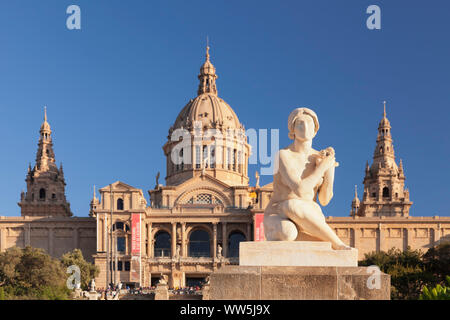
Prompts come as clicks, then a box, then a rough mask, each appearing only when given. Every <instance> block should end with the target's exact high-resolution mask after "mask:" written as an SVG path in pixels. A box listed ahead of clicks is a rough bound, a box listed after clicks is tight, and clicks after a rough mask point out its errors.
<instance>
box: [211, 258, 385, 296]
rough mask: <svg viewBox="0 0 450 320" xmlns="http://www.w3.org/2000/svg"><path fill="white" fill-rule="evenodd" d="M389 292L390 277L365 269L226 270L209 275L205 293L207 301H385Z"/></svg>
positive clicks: (240, 268) (246, 267) (261, 268)
mask: <svg viewBox="0 0 450 320" xmlns="http://www.w3.org/2000/svg"><path fill="white" fill-rule="evenodd" d="M369 277H371V278H369ZM376 277H378V278H376ZM377 287H378V288H377ZM390 289H391V280H390V276H389V275H387V274H385V273H382V272H380V273H379V274H378V275H377V274H374V273H373V270H372V269H369V268H368V267H260V266H259V267H254V266H253V267H251V266H226V267H224V268H221V269H219V270H218V271H216V272H214V273H212V274H211V275H210V287H209V292H208V293H209V299H210V300H389V299H390Z"/></svg>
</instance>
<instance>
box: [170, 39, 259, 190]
mask: <svg viewBox="0 0 450 320" xmlns="http://www.w3.org/2000/svg"><path fill="white" fill-rule="evenodd" d="M217 78H218V76H217V74H216V69H215V67H214V66H213V64H212V63H211V61H210V55H209V47H206V60H205V62H204V63H203V65H202V66H201V68H200V74H199V75H198V79H199V82H200V83H199V86H198V90H197V97H196V98H194V99H191V100H190V101H189V102H188V104H187V105H186V106H185V107H184V108H183V109H182V110H181V112H180V113H179V115H178V117H177V118H176V120H175V123H174V124H173V125H172V126H171V127H170V129H169V135H168V137H167V138H168V141H167V142H166V144H165V145H164V146H163V150H164V154H165V155H166V158H167V162H166V165H167V170H166V173H167V176H166V184H167V185H168V186H170V185H179V184H181V183H183V182H185V181H187V180H189V179H191V178H193V177H196V176H203V175H206V174H207V175H210V176H212V177H214V178H216V179H219V180H220V181H223V182H225V183H226V184H228V185H230V186H247V185H248V181H249V179H248V172H247V169H248V157H249V155H250V145H249V144H248V143H247V137H246V135H245V129H244V126H243V125H242V124H241V123H240V122H239V119H238V117H237V115H236V113H235V112H234V111H233V109H232V108H231V107H230V106H229V105H228V104H227V103H226V102H225V101H224V100H223V99H221V98H220V97H219V96H218V94H217V86H216V79H217Z"/></svg>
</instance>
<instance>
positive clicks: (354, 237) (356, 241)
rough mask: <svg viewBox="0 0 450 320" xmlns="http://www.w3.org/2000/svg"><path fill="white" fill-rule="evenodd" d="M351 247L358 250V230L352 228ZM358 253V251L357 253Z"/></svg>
mask: <svg viewBox="0 0 450 320" xmlns="http://www.w3.org/2000/svg"><path fill="white" fill-rule="evenodd" d="M352 230H353V247H354V248H356V249H359V237H360V231H361V229H360V228H353V229H352ZM358 252H359V251H358Z"/></svg>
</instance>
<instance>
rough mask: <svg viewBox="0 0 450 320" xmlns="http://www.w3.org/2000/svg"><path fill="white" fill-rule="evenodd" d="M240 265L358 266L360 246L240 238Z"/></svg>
mask: <svg viewBox="0 0 450 320" xmlns="http://www.w3.org/2000/svg"><path fill="white" fill-rule="evenodd" d="M239 265H240V266H306V267H319V266H320V267H328V266H333V267H357V266H358V250H357V249H355V248H352V249H351V250H333V249H331V243H330V242H321V241H261V242H241V243H240V246H239Z"/></svg>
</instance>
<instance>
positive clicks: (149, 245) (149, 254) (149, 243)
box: [147, 222, 153, 258]
mask: <svg viewBox="0 0 450 320" xmlns="http://www.w3.org/2000/svg"><path fill="white" fill-rule="evenodd" d="M147 257H149V258H153V238H152V223H151V222H150V223H148V224H147Z"/></svg>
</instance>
